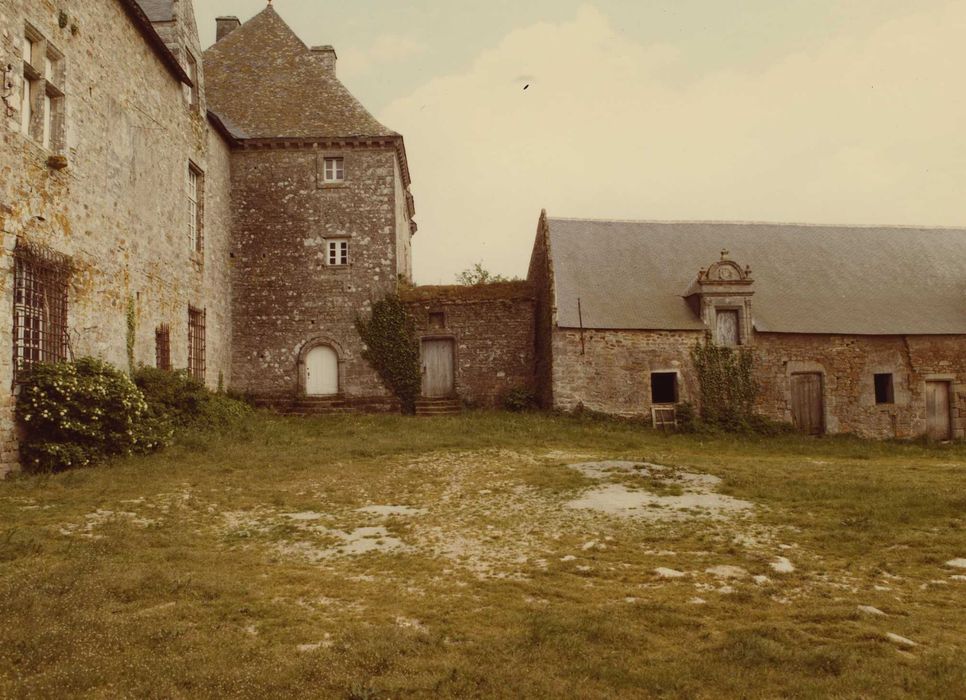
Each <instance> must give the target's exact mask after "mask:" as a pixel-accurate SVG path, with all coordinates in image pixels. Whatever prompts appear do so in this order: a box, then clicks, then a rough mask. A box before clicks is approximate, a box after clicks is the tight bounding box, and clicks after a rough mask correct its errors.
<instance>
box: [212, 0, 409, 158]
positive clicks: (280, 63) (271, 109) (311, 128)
mask: <svg viewBox="0 0 966 700" xmlns="http://www.w3.org/2000/svg"><path fill="white" fill-rule="evenodd" d="M204 69H205V91H206V94H207V97H208V104H209V105H210V107H211V109H212V110H213V111H214V112H216V113H217V114H218V115H219V116H220V117H221V119H222V121H223V123H224V124H226V125H231V126H230V127H229V128H231V129H232V130H233V133H235V135H236V136H241V135H242V134H244V137H246V138H253V139H257V138H325V137H396V136H398V134H396V132H394V131H392V130H390V129H387V128H386V127H384V126H383V125H382V124H380V123H379V122H378V121H376V119H375V118H374V117H373V116H372V115H371V114H369V112H367V111H366V109H365V108H364V107H363V106H362V105H361V104H360V103H359V101H358V100H357V99H356V98H355V97H353V96H352V94H351V93H350V92H349V91H348V90H347V89H346V88H345V86H344V85H343V84H342V83H341V82H340V81H339V80H338V78H336V77H335V76H334V75H331V74H330V73H329V72H327V71H325V70H324V69H323V68H322V66H321V63H320V61H319V58H318V57H317V56H315V55H313V53H312V51H311V50H310V49H309V48H308V47H307V46H306V45H305V44H304V43H303V42H302V40H301V39H299V38H298V36H296V34H295V33H294V32H293V31H292V30H291V28H289V26H288V25H287V24H285V22H284V20H282V18H281V17H279V15H278V13H277V12H275V10H274V9H273V8H272V6H271V5H269V6H268V7H266V8H265V9H264V10H262V11H261V12H260V13H258V14H257V15H255V16H254V17H253V18H252V19H250V20H249V21H248V22H246V23H245V24H243V25H242V26H241V27H239V28H238V29H235V30H234V31H232V32H231V33H230V34H229V35H228V36H226V37H224V38H223V39H222V40H221V41H219V42H217V43H215V44H214V45H213V46H211V47H210V48H209V49H208V50H207V51H205V54H204ZM236 130H237V131H236Z"/></svg>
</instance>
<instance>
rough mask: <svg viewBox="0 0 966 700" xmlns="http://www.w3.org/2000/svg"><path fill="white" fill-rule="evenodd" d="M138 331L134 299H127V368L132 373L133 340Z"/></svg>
mask: <svg viewBox="0 0 966 700" xmlns="http://www.w3.org/2000/svg"><path fill="white" fill-rule="evenodd" d="M137 330H138V310H137V305H136V303H135V301H134V297H128V299H127V366H128V372H129V373H131V374H133V373H134V339H135V337H136V334H137Z"/></svg>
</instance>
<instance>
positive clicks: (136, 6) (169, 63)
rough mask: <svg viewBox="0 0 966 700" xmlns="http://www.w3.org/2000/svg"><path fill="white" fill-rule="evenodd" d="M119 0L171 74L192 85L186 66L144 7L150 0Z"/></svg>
mask: <svg viewBox="0 0 966 700" xmlns="http://www.w3.org/2000/svg"><path fill="white" fill-rule="evenodd" d="M118 2H119V3H120V5H121V7H122V8H124V11H125V12H126V13H127V16H128V17H130V19H131V21H132V22H133V23H134V26H135V27H137V28H138V31H140V32H141V36H143V37H144V40H145V41H146V42H147V43H148V46H150V47H151V49H152V50H153V51H154V53H155V54H156V55H157V56H158V58H160V59H161V62H162V63H164V65H165V67H166V68H167V69H168V71H169V72H170V73H171V75H173V76H174V77H175V78H177V79H178V80H179V81H181V82H182V83H186V84H188V85H191V84H192V82H191V78H189V77H188V74H187V73H185V70H184V68H183V67H182V66H181V64H180V63H178V59H177V58H175V56H174V54H172V53H171V51H170V50H169V49H168V47H167V45H166V44H165V43H164V40H163V39H162V38H161V37H160V36H159V35H158V32H157V30H156V29H155V28H154V25H153V24H151V19H150V17H149V16H148V14H147V12H146V11H145V9H144V5H148V4H149V3H150V0H118ZM158 21H160V20H158Z"/></svg>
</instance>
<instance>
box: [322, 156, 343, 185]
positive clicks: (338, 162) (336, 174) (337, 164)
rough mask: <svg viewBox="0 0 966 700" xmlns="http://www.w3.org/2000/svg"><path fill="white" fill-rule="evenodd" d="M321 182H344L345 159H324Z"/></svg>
mask: <svg viewBox="0 0 966 700" xmlns="http://www.w3.org/2000/svg"><path fill="white" fill-rule="evenodd" d="M322 180H323V182H327V183H333V182H345V159H344V158H326V159H325V163H324V167H323V170H322Z"/></svg>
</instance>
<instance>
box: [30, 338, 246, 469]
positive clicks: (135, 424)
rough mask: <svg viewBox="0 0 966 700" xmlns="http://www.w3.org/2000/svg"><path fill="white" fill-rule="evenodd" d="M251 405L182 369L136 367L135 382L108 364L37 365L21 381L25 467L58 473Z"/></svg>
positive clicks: (165, 440) (148, 447)
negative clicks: (212, 389) (209, 385)
mask: <svg viewBox="0 0 966 700" xmlns="http://www.w3.org/2000/svg"><path fill="white" fill-rule="evenodd" d="M251 410H252V409H251V408H250V407H249V406H248V405H246V404H244V403H242V402H240V401H236V400H234V399H231V398H228V397H227V396H225V395H223V394H215V393H213V392H211V391H208V389H206V388H205V386H204V384H202V383H201V382H199V381H198V380H196V379H193V378H191V377H190V376H188V374H187V373H186V372H184V371H180V372H168V371H164V370H159V369H154V368H148V367H141V368H140V369H138V370H137V371H136V372H135V373H134V377H133V379H132V378H131V377H129V376H128V375H127V374H126V373H124V372H122V371H120V370H118V369H116V368H115V367H112V366H111V365H109V364H107V363H106V362H102V361H101V360H97V359H94V358H89V357H85V358H81V359H79V360H77V361H76V362H62V363H58V364H53V365H38V366H37V367H35V368H33V369H32V370H31V371H30V372H29V373H28V374H27V376H26V377H25V378H24V380H23V383H22V385H21V388H20V398H19V400H18V402H17V408H16V415H17V419H18V421H19V423H20V425H21V426H22V427H23V429H24V439H23V440H22V441H21V444H20V456H21V461H22V463H23V465H24V468H25V469H27V470H30V471H62V470H64V469H69V468H72V467H83V466H88V465H91V464H96V463H97V462H100V461H103V460H105V459H107V458H109V457H114V456H125V455H132V454H138V453H145V452H150V451H152V450H157V449H160V448H162V447H165V446H166V445H168V444H170V443H171V442H172V441H173V439H174V436H175V431H176V430H179V429H181V430H184V429H194V430H202V431H209V430H223V429H226V428H229V427H231V426H233V425H235V424H236V423H238V422H239V420H240V419H241V418H243V417H244V416H245V415H247V414H249V413H250V412H251Z"/></svg>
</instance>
